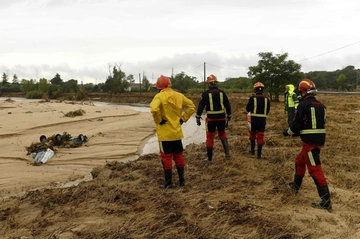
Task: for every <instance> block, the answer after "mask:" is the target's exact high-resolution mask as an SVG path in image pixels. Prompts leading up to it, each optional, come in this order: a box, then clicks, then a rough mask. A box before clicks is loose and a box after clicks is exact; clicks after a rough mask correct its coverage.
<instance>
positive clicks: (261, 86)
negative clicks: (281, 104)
mask: <svg viewBox="0 0 360 239" xmlns="http://www.w3.org/2000/svg"><path fill="white" fill-rule="evenodd" d="M264 88H265V86H264V84H263V83H261V82H260V81H258V82H256V83H255V84H254V91H255V92H257V91H261V92H262V91H263V90H264Z"/></svg>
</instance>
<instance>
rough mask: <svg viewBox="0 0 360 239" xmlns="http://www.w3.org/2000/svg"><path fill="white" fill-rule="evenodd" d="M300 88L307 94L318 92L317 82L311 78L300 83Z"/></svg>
mask: <svg viewBox="0 0 360 239" xmlns="http://www.w3.org/2000/svg"><path fill="white" fill-rule="evenodd" d="M298 90H299V91H302V92H305V93H306V94H315V93H316V92H317V89H316V86H315V83H314V82H312V81H311V80H309V79H304V80H302V81H301V82H300V83H299V86H298Z"/></svg>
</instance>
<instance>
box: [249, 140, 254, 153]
mask: <svg viewBox="0 0 360 239" xmlns="http://www.w3.org/2000/svg"><path fill="white" fill-rule="evenodd" d="M249 152H250V153H251V154H252V155H254V154H255V140H250V149H249Z"/></svg>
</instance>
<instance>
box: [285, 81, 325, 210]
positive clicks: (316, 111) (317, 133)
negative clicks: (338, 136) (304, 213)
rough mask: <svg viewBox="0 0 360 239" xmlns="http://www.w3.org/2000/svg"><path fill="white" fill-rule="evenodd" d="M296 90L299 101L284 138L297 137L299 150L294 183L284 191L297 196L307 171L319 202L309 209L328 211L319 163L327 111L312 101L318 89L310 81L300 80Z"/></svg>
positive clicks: (323, 178) (320, 104) (315, 101)
mask: <svg viewBox="0 0 360 239" xmlns="http://www.w3.org/2000/svg"><path fill="white" fill-rule="evenodd" d="M298 89H299V92H300V94H301V97H302V99H301V102H300V104H299V105H298V107H297V112H296V115H295V119H294V122H293V123H292V124H291V126H290V127H289V129H285V130H284V131H283V135H284V136H288V135H300V138H301V140H302V149H301V151H300V153H299V154H298V155H297V157H296V159H295V176H294V181H293V182H291V183H289V184H288V185H287V187H288V188H290V189H291V190H292V191H293V192H294V193H295V194H297V192H298V191H299V189H300V187H301V184H302V181H303V177H304V176H305V171H306V167H307V169H308V171H309V174H310V176H311V177H312V179H313V180H314V182H315V185H316V187H317V191H318V194H319V196H320V198H321V202H313V203H312V206H313V207H316V208H322V209H331V208H332V205H331V201H330V191H329V187H328V183H327V181H326V178H325V176H324V173H323V170H322V168H321V161H320V150H321V147H322V146H323V145H324V143H325V136H326V133H325V120H326V107H325V105H324V104H322V103H321V102H320V101H318V100H317V99H316V98H315V95H316V92H317V89H316V87H315V84H314V82H312V81H311V80H309V79H304V80H302V81H301V82H300V83H299V86H298Z"/></svg>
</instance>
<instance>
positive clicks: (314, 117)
mask: <svg viewBox="0 0 360 239" xmlns="http://www.w3.org/2000/svg"><path fill="white" fill-rule="evenodd" d="M310 112H311V128H313V129H316V113H315V108H314V107H310Z"/></svg>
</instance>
